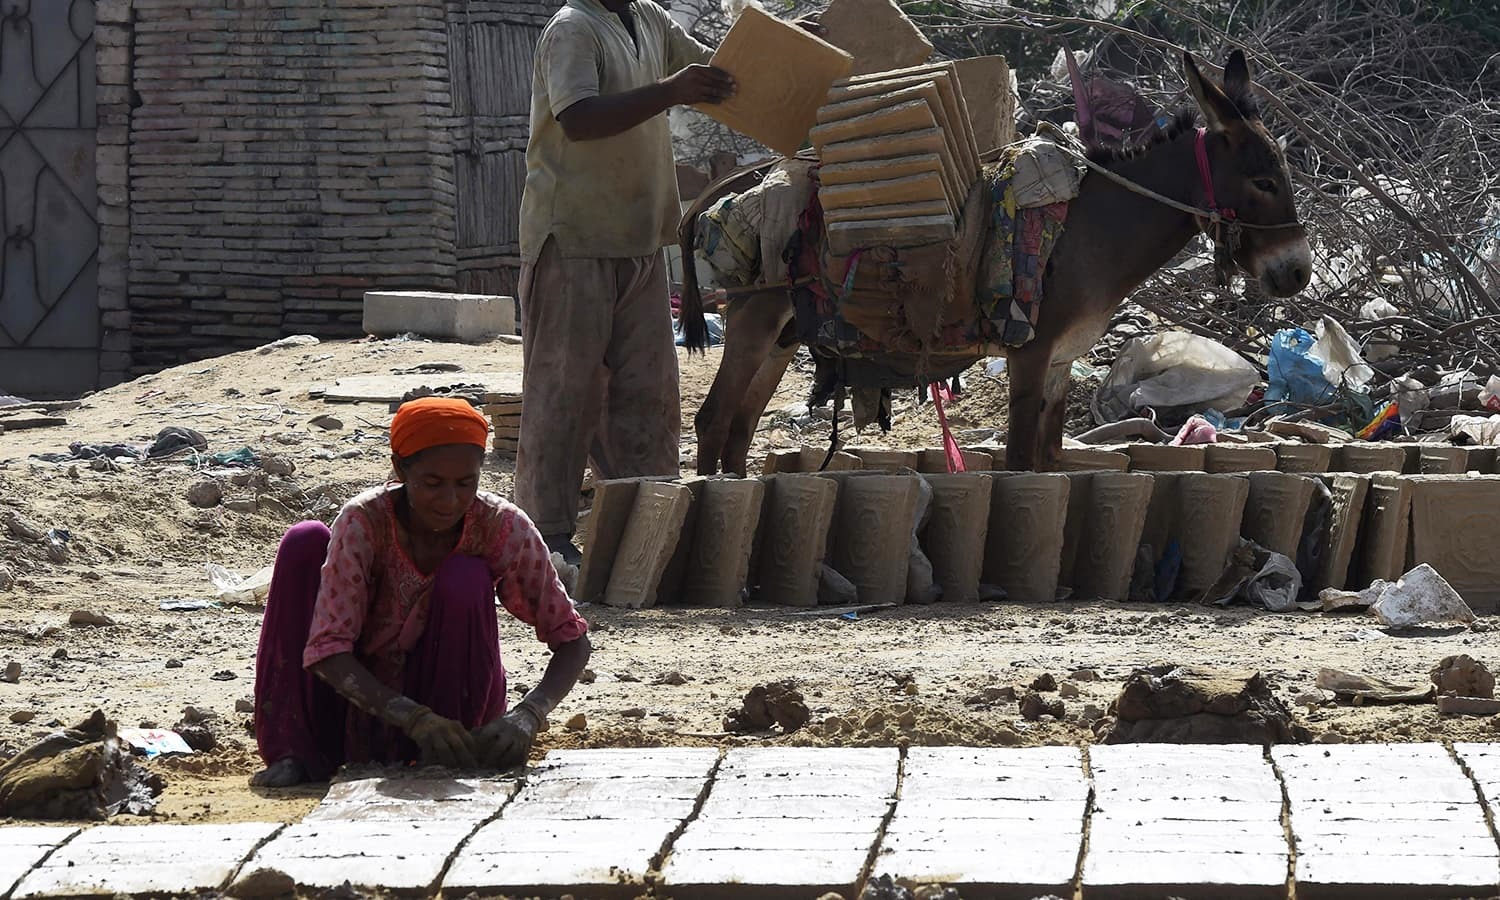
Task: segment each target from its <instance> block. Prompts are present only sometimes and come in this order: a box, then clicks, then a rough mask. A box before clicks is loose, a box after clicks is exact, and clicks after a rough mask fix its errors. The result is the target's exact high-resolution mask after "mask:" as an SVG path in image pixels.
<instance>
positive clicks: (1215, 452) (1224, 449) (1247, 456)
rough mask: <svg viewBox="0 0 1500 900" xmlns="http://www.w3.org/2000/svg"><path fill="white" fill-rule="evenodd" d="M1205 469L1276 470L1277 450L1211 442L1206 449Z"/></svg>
mask: <svg viewBox="0 0 1500 900" xmlns="http://www.w3.org/2000/svg"><path fill="white" fill-rule="evenodd" d="M1203 468H1204V471H1206V472H1211V473H1216V474H1218V473H1227V472H1273V471H1275V470H1276V450H1275V448H1273V447H1270V446H1266V445H1261V446H1249V445H1241V444H1209V445H1208V447H1207V449H1206V450H1205V456H1204V467H1203Z"/></svg>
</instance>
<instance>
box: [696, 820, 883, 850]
mask: <svg viewBox="0 0 1500 900" xmlns="http://www.w3.org/2000/svg"><path fill="white" fill-rule="evenodd" d="M879 832H880V820H879V819H864V820H861V821H859V822H856V823H849V822H840V821H835V820H829V819H784V820H775V821H774V822H773V821H767V820H765V819H704V820H700V821H696V822H694V823H693V824H691V825H689V826H688V828H687V831H685V832H684V833H683V835H682V836H681V837H680V838H678V839H677V840H676V841H674V842H673V843H672V852H674V853H678V852H684V851H689V850H693V851H699V850H844V849H848V848H849V847H851V846H860V845H864V846H869V845H871V844H873V843H874V842H875V839H876V837H877V836H878V835H879Z"/></svg>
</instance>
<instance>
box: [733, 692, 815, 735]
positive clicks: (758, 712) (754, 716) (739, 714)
mask: <svg viewBox="0 0 1500 900" xmlns="http://www.w3.org/2000/svg"><path fill="white" fill-rule="evenodd" d="M811 718H812V713H811V712H809V711H808V709H807V700H806V699H805V698H803V696H802V692H801V691H799V690H797V688H796V687H795V686H794V685H793V684H792V682H790V681H773V682H771V683H770V684H757V685H756V686H755V687H753V688H751V689H750V692H749V693H747V694H746V695H745V700H744V702H743V703H742V704H741V705H740V708H739V709H736V710H733V711H731V712H730V713H729V715H727V716H725V717H724V730H725V731H732V732H735V733H740V734H743V733H748V732H755V731H769V730H770V729H771V728H772V726H778V725H779V726H780V727H781V730H782V732H784V733H790V732H793V731H796V730H797V729H799V728H801V727H802V726H803V725H806V724H807V722H808V720H809V719H811Z"/></svg>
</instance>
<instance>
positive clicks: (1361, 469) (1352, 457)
mask: <svg viewBox="0 0 1500 900" xmlns="http://www.w3.org/2000/svg"><path fill="white" fill-rule="evenodd" d="M1329 471H1331V472H1352V473H1353V474H1356V475H1369V474H1372V473H1375V472H1397V473H1400V472H1404V471H1406V448H1405V447H1403V446H1401V445H1399V444H1366V443H1361V442H1356V443H1352V444H1341V445H1339V446H1338V447H1337V448H1335V449H1334V451H1333V465H1332V466H1331V467H1330V468H1329Z"/></svg>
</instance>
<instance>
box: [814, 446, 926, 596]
mask: <svg viewBox="0 0 1500 900" xmlns="http://www.w3.org/2000/svg"><path fill="white" fill-rule="evenodd" d="M840 474H841V475H843V476H845V477H841V478H839V492H838V502H837V504H836V506H835V508H834V514H833V518H834V524H833V528H832V530H831V532H830V537H831V542H832V545H833V546H832V553H831V557H832V560H831V561H832V565H833V568H834V569H835V570H837V571H838V573H839V574H841V575H843V576H844V577H845V578H848V579H849V580H850V581H851V582H853V583H854V586H855V587H856V588H857V589H858V590H859V600H860V602H861V603H901V602H904V601H905V599H906V570H907V564H908V560H909V559H910V551H911V536H912V529H913V526H914V524H915V522H916V510H917V501H918V498H919V487H918V485H917V482H916V480H915V479H913V478H910V477H903V476H899V475H866V474H851V473H840Z"/></svg>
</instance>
